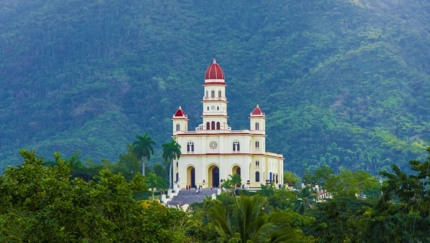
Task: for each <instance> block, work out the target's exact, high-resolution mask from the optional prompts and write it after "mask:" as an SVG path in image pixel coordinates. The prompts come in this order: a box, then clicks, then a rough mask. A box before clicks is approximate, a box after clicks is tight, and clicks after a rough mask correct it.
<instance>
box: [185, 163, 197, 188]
mask: <svg viewBox="0 0 430 243" xmlns="http://www.w3.org/2000/svg"><path fill="white" fill-rule="evenodd" d="M187 175H188V176H187V177H188V178H187V184H188V185H190V186H191V187H195V186H196V170H195V169H194V167H192V166H190V167H188V169H187Z"/></svg>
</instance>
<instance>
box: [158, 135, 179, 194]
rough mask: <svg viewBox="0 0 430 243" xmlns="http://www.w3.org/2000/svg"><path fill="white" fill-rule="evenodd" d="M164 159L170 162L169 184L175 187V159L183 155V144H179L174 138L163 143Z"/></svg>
mask: <svg viewBox="0 0 430 243" xmlns="http://www.w3.org/2000/svg"><path fill="white" fill-rule="evenodd" d="M161 146H162V147H163V159H164V161H169V162H170V168H169V173H170V175H169V186H170V188H173V183H172V178H173V160H174V159H179V158H180V157H181V145H179V144H178V143H177V142H176V140H175V139H172V140H171V141H170V142H168V143H163V144H162V145H161Z"/></svg>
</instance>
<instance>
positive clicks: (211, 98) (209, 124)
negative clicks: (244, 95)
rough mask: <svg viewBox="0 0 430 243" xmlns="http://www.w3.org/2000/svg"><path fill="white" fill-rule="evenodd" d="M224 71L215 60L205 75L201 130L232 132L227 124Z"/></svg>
mask: <svg viewBox="0 0 430 243" xmlns="http://www.w3.org/2000/svg"><path fill="white" fill-rule="evenodd" d="M226 86H227V85H226V83H225V77H224V71H223V70H222V69H221V67H220V66H219V65H218V64H217V63H216V60H215V58H214V59H213V62H212V64H211V65H210V66H209V67H208V69H207V70H206V73H205V83H204V84H203V87H204V96H203V101H202V103H203V115H202V117H203V124H201V125H200V126H199V130H231V128H230V127H229V126H228V124H227V118H228V116H227V98H226V95H225V87H226Z"/></svg>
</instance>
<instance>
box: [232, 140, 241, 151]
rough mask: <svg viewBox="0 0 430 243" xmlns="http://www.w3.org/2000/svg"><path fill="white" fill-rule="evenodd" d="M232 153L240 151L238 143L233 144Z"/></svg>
mask: <svg viewBox="0 0 430 243" xmlns="http://www.w3.org/2000/svg"><path fill="white" fill-rule="evenodd" d="M233 151H234V152H235V151H238V152H239V151H240V143H239V142H238V141H234V142H233Z"/></svg>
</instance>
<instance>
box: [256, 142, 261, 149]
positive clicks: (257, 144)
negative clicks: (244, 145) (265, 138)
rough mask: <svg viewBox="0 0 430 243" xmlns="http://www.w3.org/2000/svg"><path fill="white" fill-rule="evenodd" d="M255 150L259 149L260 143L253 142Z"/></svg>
mask: <svg viewBox="0 0 430 243" xmlns="http://www.w3.org/2000/svg"><path fill="white" fill-rule="evenodd" d="M255 148H257V149H258V148H260V142H258V141H257V142H255Z"/></svg>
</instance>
